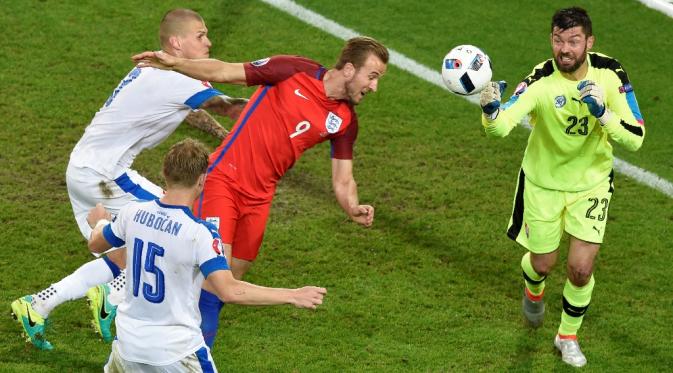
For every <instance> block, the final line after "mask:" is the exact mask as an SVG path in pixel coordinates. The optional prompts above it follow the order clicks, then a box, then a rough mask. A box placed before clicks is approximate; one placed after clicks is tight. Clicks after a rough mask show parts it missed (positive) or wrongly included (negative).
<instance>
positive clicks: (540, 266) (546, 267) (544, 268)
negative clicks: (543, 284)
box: [532, 258, 554, 276]
mask: <svg viewBox="0 0 673 373" xmlns="http://www.w3.org/2000/svg"><path fill="white" fill-rule="evenodd" d="M532 264H533V269H534V270H535V272H536V273H537V274H538V275H540V276H547V275H548V274H549V273H550V272H551V270H552V268H554V261H553V260H548V259H547V258H533V260H532Z"/></svg>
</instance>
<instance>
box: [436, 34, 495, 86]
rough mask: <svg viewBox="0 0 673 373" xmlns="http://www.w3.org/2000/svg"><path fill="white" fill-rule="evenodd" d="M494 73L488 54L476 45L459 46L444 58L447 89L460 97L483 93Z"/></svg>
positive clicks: (443, 66)
mask: <svg viewBox="0 0 673 373" xmlns="http://www.w3.org/2000/svg"><path fill="white" fill-rule="evenodd" d="M492 75H493V71H492V70H491V60H490V59H489V58H488V56H487V55H486V53H484V52H482V50H481V49H479V48H477V47H475V46H474V45H459V46H457V47H455V48H453V49H451V51H450V52H449V53H447V54H446V56H445V57H444V63H442V80H444V84H446V87H447V88H448V89H449V90H450V91H451V92H453V93H456V94H459V95H464V96H466V95H473V94H476V93H479V92H481V90H482V89H484V87H486V85H487V84H488V82H490V81H491V76H492Z"/></svg>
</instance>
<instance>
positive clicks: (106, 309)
mask: <svg viewBox="0 0 673 373" xmlns="http://www.w3.org/2000/svg"><path fill="white" fill-rule="evenodd" d="M109 295H110V288H109V287H108V285H107V284H103V285H98V286H95V287H92V288H91V289H89V290H88V291H87V292H86V301H87V303H89V308H90V309H91V313H92V314H93V321H92V324H93V327H94V329H96V332H97V333H98V334H100V335H101V337H103V341H105V342H107V343H110V342H112V339H113V338H114V336H113V335H112V324H113V323H114V319H115V316H116V315H117V306H115V305H113V304H112V303H110V301H108V296H109Z"/></svg>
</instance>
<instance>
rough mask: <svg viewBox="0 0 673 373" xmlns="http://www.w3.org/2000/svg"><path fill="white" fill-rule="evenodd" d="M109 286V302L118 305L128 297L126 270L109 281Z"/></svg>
mask: <svg viewBox="0 0 673 373" xmlns="http://www.w3.org/2000/svg"><path fill="white" fill-rule="evenodd" d="M108 287H109V288H110V295H109V296H108V298H107V300H108V302H110V303H112V304H114V305H115V306H118V305H119V304H120V303H121V302H123V301H124V298H125V297H126V271H124V270H122V271H121V273H120V274H119V276H117V277H115V279H114V280H112V281H110V282H108Z"/></svg>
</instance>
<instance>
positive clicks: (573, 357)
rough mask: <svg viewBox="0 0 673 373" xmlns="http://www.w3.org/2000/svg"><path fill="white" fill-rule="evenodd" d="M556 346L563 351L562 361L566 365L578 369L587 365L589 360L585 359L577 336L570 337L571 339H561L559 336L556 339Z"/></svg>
mask: <svg viewBox="0 0 673 373" xmlns="http://www.w3.org/2000/svg"><path fill="white" fill-rule="evenodd" d="M554 346H556V348H557V349H558V350H559V351H561V359H562V360H563V362H565V363H566V364H569V365H572V366H574V367H576V368H580V367H583V366H585V365H586V364H587V358H586V357H584V354H583V353H582V350H580V344H579V342H577V337H576V336H574V335H573V336H569V338H561V336H559V335H558V334H557V335H556V338H554Z"/></svg>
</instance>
